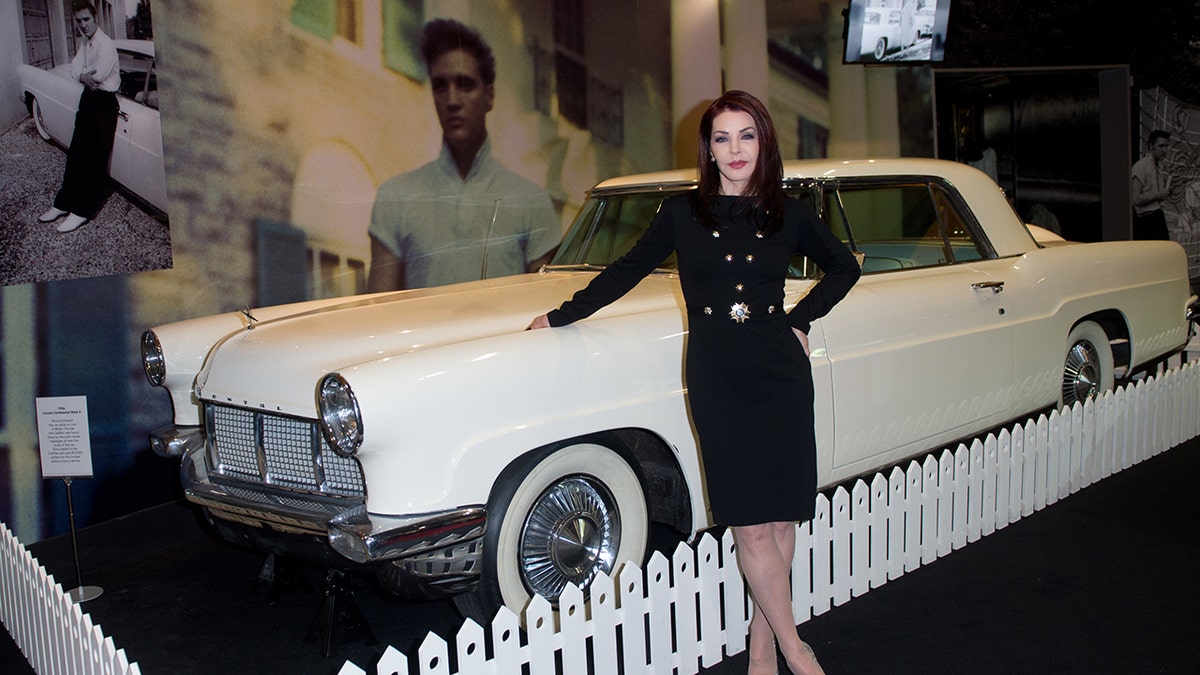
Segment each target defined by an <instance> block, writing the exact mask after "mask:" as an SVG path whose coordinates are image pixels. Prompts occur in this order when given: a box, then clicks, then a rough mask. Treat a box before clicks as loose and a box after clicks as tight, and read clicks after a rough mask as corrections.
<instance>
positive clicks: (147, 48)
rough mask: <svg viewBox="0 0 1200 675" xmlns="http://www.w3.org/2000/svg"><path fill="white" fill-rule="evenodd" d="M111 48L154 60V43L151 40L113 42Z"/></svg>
mask: <svg viewBox="0 0 1200 675" xmlns="http://www.w3.org/2000/svg"><path fill="white" fill-rule="evenodd" d="M113 46H114V47H116V48H117V50H118V51H123V52H132V53H134V54H140V55H142V56H149V57H150V58H154V41H153V40H113Z"/></svg>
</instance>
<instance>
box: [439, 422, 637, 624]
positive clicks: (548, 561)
mask: <svg viewBox="0 0 1200 675" xmlns="http://www.w3.org/2000/svg"><path fill="white" fill-rule="evenodd" d="M648 520H649V519H648V512H647V508H646V497H645V493H644V492H643V490H642V485H641V481H640V480H639V479H638V475H637V473H636V472H635V471H634V469H633V468H632V467H631V466H630V465H629V464H628V463H627V462H626V461H625V460H624V459H623V458H622V457H621V456H620V455H619V454H617V453H616V452H614V451H613V450H611V449H609V448H607V447H604V446H602V445H598V444H593V443H584V444H579V445H572V446H569V447H566V448H562V449H554V450H550V451H543V452H539V453H534V454H533V455H531V456H528V457H526V458H523V459H522V460H520V461H518V462H517V463H514V465H512V466H510V467H509V468H508V469H506V470H505V472H504V474H502V476H501V478H500V480H498V481H497V485H496V487H495V488H494V489H493V494H492V496H491V498H490V499H489V501H488V533H487V535H486V538H485V541H484V552H483V570H482V576H481V580H480V585H479V588H478V589H477V590H476V591H475V592H474V593H471V594H467V595H464V596H456V597H455V604H456V605H457V606H458V608H459V611H461V612H462V613H463V614H464V615H466V616H469V617H471V618H474V619H476V620H477V621H480V622H481V623H485V622H487V621H490V620H491V618H492V617H493V616H494V614H495V611H496V610H497V609H498V608H499V607H500V605H504V606H507V607H508V608H509V609H511V610H512V611H513V612H515V613H517V614H520V612H521V611H522V610H523V609H524V608H525V606H526V605H527V604H528V602H529V600H530V599H531V598H532V597H533V595H534V594H538V595H541V596H543V597H545V598H546V599H548V600H550V601H551V602H552V603H555V604H557V600H558V596H559V595H560V594H561V593H562V591H563V590H564V589H565V588H566V585H567V584H568V583H573V584H575V585H576V586H579V587H581V588H583V587H586V586H587V585H588V584H590V583H591V581H592V580H593V579H594V578H595V577H596V575H597V574H599V573H600V572H605V573H608V574H612V573H614V571H615V570H617V569H618V567H619V565H620V563H622V562H623V561H626V560H632V561H635V562H637V563H640V562H641V561H642V558H643V556H644V555H645V553H646V542H647V539H648V532H649V523H648Z"/></svg>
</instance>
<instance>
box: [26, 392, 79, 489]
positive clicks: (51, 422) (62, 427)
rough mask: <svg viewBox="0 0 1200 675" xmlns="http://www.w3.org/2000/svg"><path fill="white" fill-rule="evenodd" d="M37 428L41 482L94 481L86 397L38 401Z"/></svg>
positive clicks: (66, 397)
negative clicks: (49, 480)
mask: <svg viewBox="0 0 1200 675" xmlns="http://www.w3.org/2000/svg"><path fill="white" fill-rule="evenodd" d="M37 424H38V447H39V449H40V453H41V458H42V478H91V477H92V443H91V439H90V437H89V434H88V416H87V397H86V396H53V397H39V398H38V399H37Z"/></svg>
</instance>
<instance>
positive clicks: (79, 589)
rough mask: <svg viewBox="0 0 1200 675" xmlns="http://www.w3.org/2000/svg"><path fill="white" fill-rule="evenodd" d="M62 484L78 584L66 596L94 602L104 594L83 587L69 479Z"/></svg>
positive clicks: (100, 589) (100, 591) (65, 479)
mask: <svg viewBox="0 0 1200 675" xmlns="http://www.w3.org/2000/svg"><path fill="white" fill-rule="evenodd" d="M63 484H64V485H66V486H67V513H68V515H69V516H70V521H71V555H72V556H73V558H74V560H75V581H76V583H77V584H78V585H77V586H76V587H75V588H72V589H71V590H69V591H67V595H69V596H71V599H72V600H74V601H75V602H87V601H88V600H95V599H96V598H98V597H100V594H101V593H103V592H104V589H103V588H100V587H99V586H84V585H83V574H82V573H80V571H79V541H78V539H77V538H76V536H75V502H74V501H73V500H72V499H71V478H70V477H66V478H63Z"/></svg>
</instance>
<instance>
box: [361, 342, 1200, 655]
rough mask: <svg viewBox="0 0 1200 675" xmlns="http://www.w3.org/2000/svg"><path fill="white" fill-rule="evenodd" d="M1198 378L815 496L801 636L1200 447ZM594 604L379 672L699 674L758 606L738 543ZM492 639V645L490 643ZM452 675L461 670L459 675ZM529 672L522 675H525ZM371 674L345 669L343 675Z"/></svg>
mask: <svg viewBox="0 0 1200 675" xmlns="http://www.w3.org/2000/svg"><path fill="white" fill-rule="evenodd" d="M1197 368H1200V365H1197V364H1196V363H1191V364H1187V365H1184V366H1182V367H1179V368H1175V369H1172V370H1170V371H1168V372H1166V373H1164V374H1163V375H1161V376H1159V377H1158V378H1149V379H1147V380H1144V381H1141V382H1138V383H1136V384H1135V385H1132V386H1129V387H1125V388H1121V389H1118V390H1116V391H1114V392H1109V393H1107V394H1105V395H1104V396H1103V397H1101V398H1100V399H1097V400H1096V401H1094V402H1088V403H1087V404H1085V405H1078V404H1077V405H1076V406H1075V407H1074V408H1072V409H1070V410H1067V411H1065V412H1064V413H1063V414H1060V413H1059V412H1057V411H1055V412H1053V413H1051V414H1050V415H1049V416H1042V417H1040V418H1039V419H1037V420H1030V421H1028V422H1027V423H1026V424H1024V425H1022V424H1018V425H1015V426H1013V427H1012V428H1011V429H1006V430H1004V431H1002V432H1001V433H1000V434H999V436H995V435H989V436H988V437H987V438H985V439H977V440H975V441H973V442H972V443H971V444H970V445H969V446H967V445H965V444H964V445H960V446H958V448H957V449H956V450H954V451H953V452H952V451H950V450H944V451H943V452H942V453H941V454H940V455H929V456H927V457H926V458H925V459H924V461H922V462H917V461H913V462H911V463H910V464H909V465H908V466H907V469H904V468H900V467H896V468H893V469H892V470H891V471H890V472H888V473H886V474H885V473H879V474H876V475H875V476H874V477H873V478H872V479H871V480H870V482H869V483H868V482H866V481H865V480H859V481H856V482H855V484H854V485H853V487H852V489H851V490H849V491H847V490H846V489H845V488H843V487H838V488H836V489H835V490H834V491H833V496H832V500H831V499H829V498H828V497H827V496H826V495H824V494H822V495H820V496H819V497H818V502H817V515H816V517H815V518H814V519H813V520H812V521H811V522H809V523H805V524H803V525H801V526H799V529H798V535H799V536H798V537H797V539H796V557H795V561H794V564H793V567H792V584H793V588H792V595H793V613H794V615H795V618H796V623H797V624H800V623H803V622H805V621H807V620H808V619H809V618H811V617H813V616H816V615H819V614H822V613H824V612H826V611H828V610H830V609H831V608H832V607H834V606H836V605H842V604H844V603H846V602H849V601H850V600H851V599H852V598H854V597H858V596H860V595H863V594H864V593H866V592H868V591H869V590H871V589H873V588H878V587H880V586H882V585H883V584H885V583H887V582H888V581H891V580H893V579H896V578H899V577H900V576H902V575H903V574H905V573H906V572H911V571H913V570H915V569H917V568H918V567H920V566H921V565H926V564H929V563H931V562H933V561H935V560H937V559H938V558H939V557H941V556H944V555H947V554H949V553H951V552H952V551H954V550H956V549H959V548H962V547H964V546H966V545H967V544H968V543H971V542H974V541H977V540H978V539H979V538H980V537H983V536H986V535H989V534H991V533H993V532H995V531H996V530H998V529H1002V528H1004V527H1005V526H1007V525H1008V524H1009V523H1012V522H1015V521H1017V520H1019V519H1021V518H1022V517H1024V516H1028V515H1030V514H1032V513H1033V512H1034V511H1037V510H1040V509H1042V508H1044V507H1046V506H1047V505H1050V504H1053V503H1055V502H1057V501H1058V500H1059V499H1062V498H1064V497H1066V496H1068V495H1070V494H1071V493H1073V492H1076V491H1077V490H1080V489H1082V488H1085V487H1087V486H1088V485H1091V484H1092V483H1094V482H1096V481H1098V480H1100V479H1102V478H1105V477H1107V476H1109V475H1111V474H1113V473H1115V472H1117V471H1120V470H1122V469H1125V468H1128V467H1129V466H1132V465H1133V464H1136V463H1138V462H1140V461H1142V460H1144V459H1147V458H1149V457H1151V456H1153V455H1156V454H1158V453H1160V452H1162V451H1164V450H1166V449H1168V448H1171V447H1173V446H1175V445H1178V444H1179V443H1182V442H1183V441H1186V440H1189V439H1191V438H1194V437H1195V436H1197V435H1200V370H1197ZM591 597H592V601H591V603H590V605H589V604H585V602H584V597H583V594H582V593H581V592H580V591H579V590H578V589H575V588H574V587H571V588H569V589H568V592H567V593H565V594H564V595H563V597H562V600H561V603H562V605H561V610H562V611H561V614H560V617H561V623H560V624H556V622H555V616H554V614H553V612H552V611H551V607H550V605H549V603H548V602H547V601H546V600H545V599H543V598H540V597H538V598H535V599H534V601H533V602H532V603H530V606H529V607H528V609H526V613H525V616H526V626H527V628H528V630H527V631H526V633H525V638H526V639H525V641H524V644H522V640H521V635H522V631H521V628H520V621H519V620H518V618H517V616H516V615H514V614H513V613H512V612H510V611H508V610H506V609H501V610H500V612H498V613H497V615H496V618H495V619H494V620H493V622H492V625H491V629H490V631H485V630H484V629H483V628H482V627H481V626H479V625H478V624H477V623H475V622H474V621H470V620H468V621H466V622H465V623H464V624H463V625H462V627H461V629H460V630H459V632H458V634H457V635H456V636H455V637H454V640H453V644H454V652H453V656H454V658H455V661H454V663H452V661H451V651H450V649H451V647H450V645H449V644H448V643H447V642H446V641H445V640H443V639H442V638H440V637H438V636H437V635H435V634H432V633H430V634H429V635H427V636H426V638H425V640H424V642H422V643H421V645H420V646H419V648H418V653H417V656H416V660H415V662H411V661H410V659H409V658H408V657H407V656H405V655H404V654H402V653H401V652H399V651H397V650H396V649H395V648H393V647H389V648H388V649H387V651H386V652H385V653H384V655H383V657H382V658H381V659H380V661H379V662H378V663H377V664H376V666H375V671H374V672H375V673H376V674H377V675H392V674H394V675H409V674H410V673H417V674H419V675H451V674H452V673H457V674H459V675H467V674H472V675H473V674H476V673H479V674H487V675H506V674H509V673H512V674H513V675H517V674H520V673H522V672H527V673H529V674H530V675H551V674H554V673H587V672H594V673H625V674H626V675H632V674H634V673H638V674H640V673H667V674H671V673H678V674H679V675H688V674H690V673H696V672H698V671H699V668H700V667H701V666H703V667H706V668H707V667H711V666H713V665H714V664H716V663H718V662H719V661H721V660H722V659H723V658H725V657H726V656H729V655H732V654H736V653H739V652H741V651H743V650H744V649H745V644H746V635H747V629H748V626H749V616H750V611H751V608H750V603H749V601H748V599H747V595H746V592H745V588H744V586H743V583H742V578H741V575H740V574H739V572H738V568H737V564H736V562H735V559H734V554H733V536H732V533H731V532H729V531H728V530H727V531H725V532H724V534H723V536H722V537H721V540H720V542H719V543H718V542H717V540H716V539H714V538H713V537H712V536H710V535H709V534H705V535H704V536H702V537H701V539H700V541H699V543H698V545H697V546H696V547H695V549H692V548H690V547H688V546H687V545H685V544H680V546H679V547H678V548H677V549H676V550H675V553H674V555H673V556H672V558H671V560H667V559H666V557H665V556H663V555H662V554H661V553H655V554H654V556H652V558H651V560H650V562H649V563H648V564H647V566H646V573H645V575H643V574H642V571H641V570H639V569H637V568H636V567H634V566H631V565H626V566H625V567H624V568H623V569H622V571H621V573H620V574H619V576H618V578H617V579H616V583H614V582H613V580H612V579H610V578H608V577H606V576H601V577H600V578H598V579H597V580H596V581H595V582H593V584H592V586H591ZM489 633H490V634H489ZM452 666H453V667H454V670H451V668H452ZM525 669H527V670H525ZM366 672H367V671H365V670H363V669H361V668H360V667H358V666H357V665H355V664H353V663H351V662H348V661H347V662H346V663H345V664H343V666H342V669H341V670H340V671H339V675H364V674H365V673H366Z"/></svg>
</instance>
